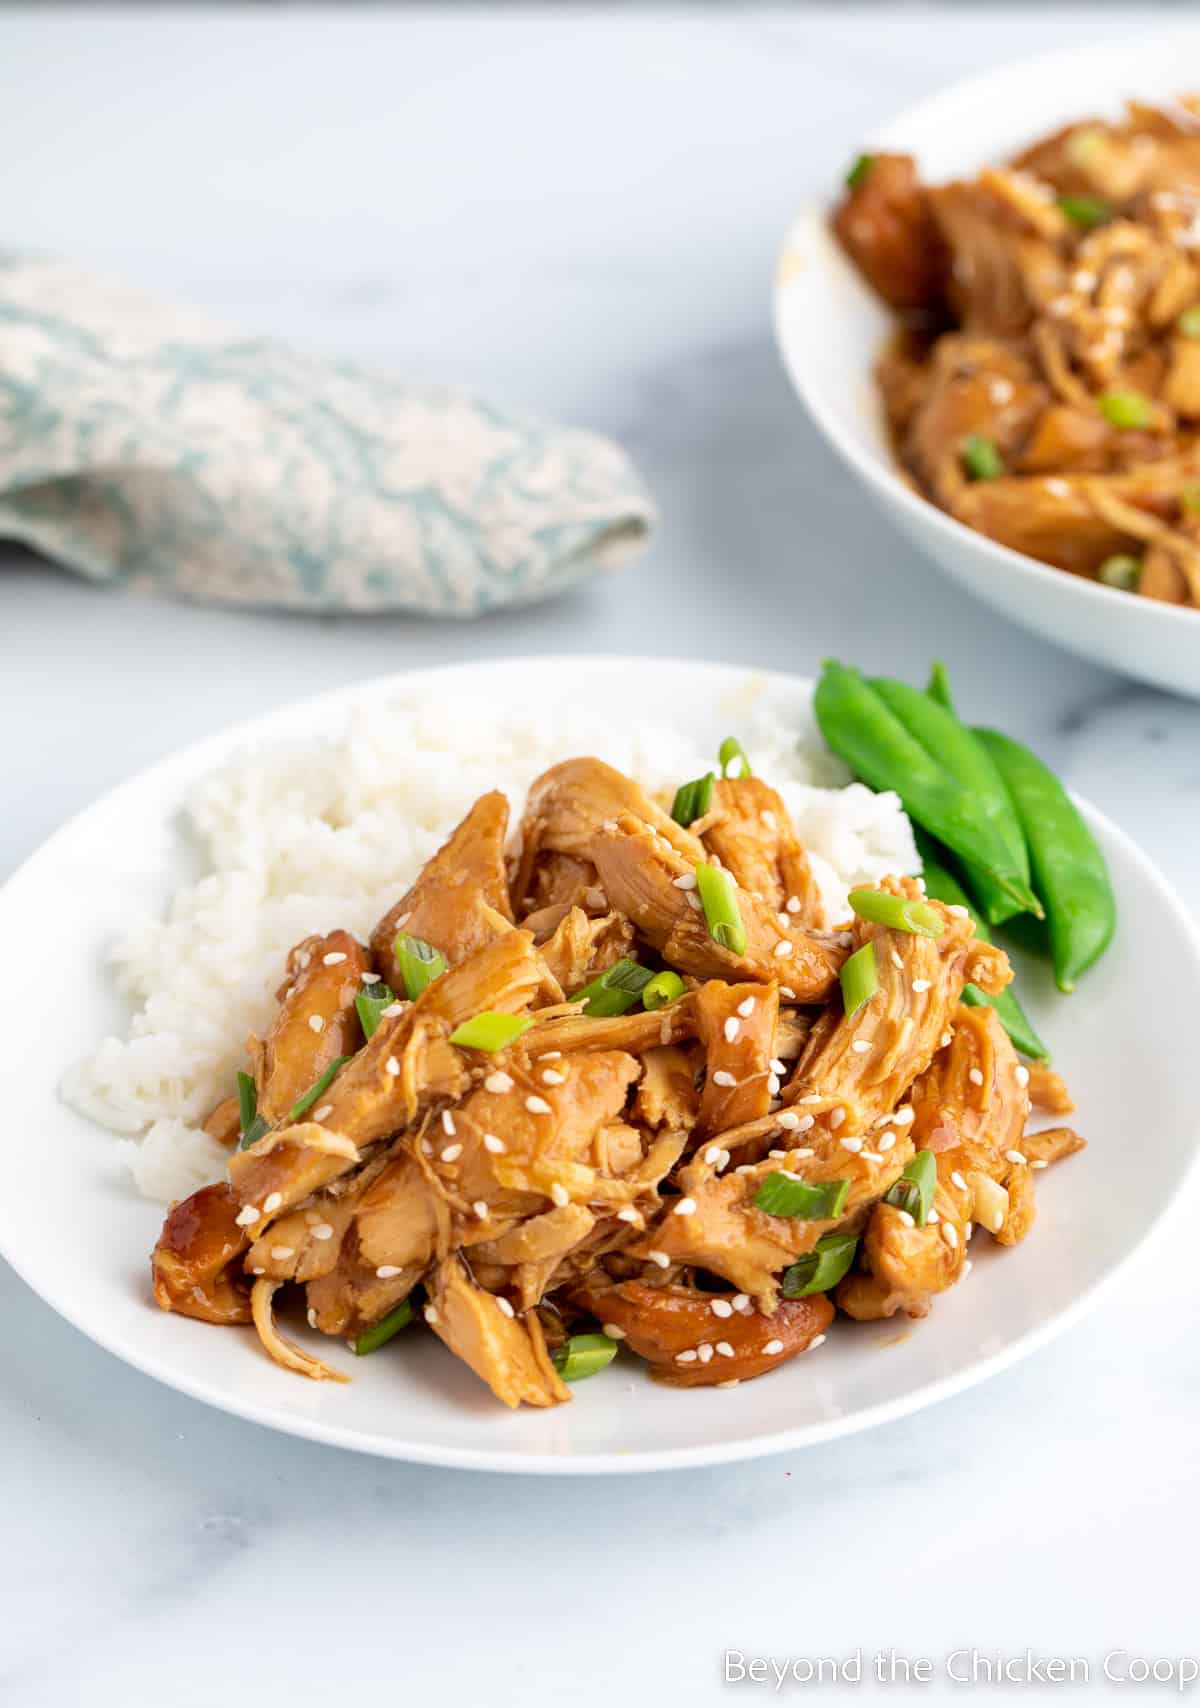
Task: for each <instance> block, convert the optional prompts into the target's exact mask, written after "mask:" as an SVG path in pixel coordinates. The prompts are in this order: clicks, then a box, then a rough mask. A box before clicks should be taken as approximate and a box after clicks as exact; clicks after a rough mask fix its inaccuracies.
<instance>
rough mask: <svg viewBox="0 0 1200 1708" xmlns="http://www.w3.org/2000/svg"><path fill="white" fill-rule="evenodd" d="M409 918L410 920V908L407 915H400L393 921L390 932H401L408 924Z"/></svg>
mask: <svg viewBox="0 0 1200 1708" xmlns="http://www.w3.org/2000/svg"><path fill="white" fill-rule="evenodd" d="M411 918H412V909H411V908H410V909H409V911H408V912H407V913H402V914H401V915H400V917H399V919H396V920H393V922H392V930H393V931H403V930H404V927H405V926H406V925H407V924H408V922H409V920H410V919H411Z"/></svg>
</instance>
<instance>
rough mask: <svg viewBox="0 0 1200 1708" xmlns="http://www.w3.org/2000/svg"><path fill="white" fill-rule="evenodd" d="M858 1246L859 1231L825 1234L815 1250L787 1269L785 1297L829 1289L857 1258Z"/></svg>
mask: <svg viewBox="0 0 1200 1708" xmlns="http://www.w3.org/2000/svg"><path fill="white" fill-rule="evenodd" d="M857 1249H858V1238H857V1236H856V1235H855V1234H822V1235H821V1238H820V1239H819V1240H818V1241H817V1243H816V1245H815V1246H814V1247H813V1249H812V1250H811V1251H806V1252H805V1254H804V1256H803V1257H800V1258H797V1259H796V1261H795V1263H793V1264H791V1265H790V1266H789V1267H788V1268H787V1269H785V1270H784V1272H783V1285H782V1286H781V1288H780V1291H781V1292H782V1294H783V1296H784V1298H785V1299H803V1298H804V1297H805V1295H806V1294H808V1293H828V1292H829V1290H830V1288H831V1287H836V1286H837V1284H838V1282H839V1281H840V1280H841V1278H842V1276H843V1275H844V1274H845V1273H846V1271H847V1270H848V1269H849V1267H850V1265H851V1264H852V1263H853V1262H854V1253H855V1252H856V1251H857Z"/></svg>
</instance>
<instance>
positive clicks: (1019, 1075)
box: [1013, 1062, 1029, 1085]
mask: <svg viewBox="0 0 1200 1708" xmlns="http://www.w3.org/2000/svg"><path fill="white" fill-rule="evenodd" d="M1013 1078H1014V1079H1015V1080H1016V1082H1017V1084H1018V1085H1028V1084H1029V1069H1028V1068H1027V1067H1023V1066H1022V1065H1021V1064H1020V1063H1019V1062H1018V1064H1017V1069H1016V1072H1015V1073H1014V1074H1013Z"/></svg>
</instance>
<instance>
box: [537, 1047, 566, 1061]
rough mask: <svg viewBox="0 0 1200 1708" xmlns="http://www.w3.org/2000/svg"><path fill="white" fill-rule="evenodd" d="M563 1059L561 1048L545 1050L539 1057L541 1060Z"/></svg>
mask: <svg viewBox="0 0 1200 1708" xmlns="http://www.w3.org/2000/svg"><path fill="white" fill-rule="evenodd" d="M561 1060H562V1051H561V1050H543V1051H542V1053H541V1055H540V1056H539V1057H538V1061H539V1062H558V1061H561Z"/></svg>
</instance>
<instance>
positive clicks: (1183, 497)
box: [1179, 480, 1200, 516]
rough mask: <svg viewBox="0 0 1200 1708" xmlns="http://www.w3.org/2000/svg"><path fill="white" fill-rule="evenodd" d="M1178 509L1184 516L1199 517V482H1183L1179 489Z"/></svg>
mask: <svg viewBox="0 0 1200 1708" xmlns="http://www.w3.org/2000/svg"><path fill="white" fill-rule="evenodd" d="M1179 508H1180V509H1181V510H1182V511H1183V512H1184V514H1185V515H1186V516H1200V480H1189V481H1185V482H1184V484H1183V485H1182V486H1181V487H1180V488H1179Z"/></svg>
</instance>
